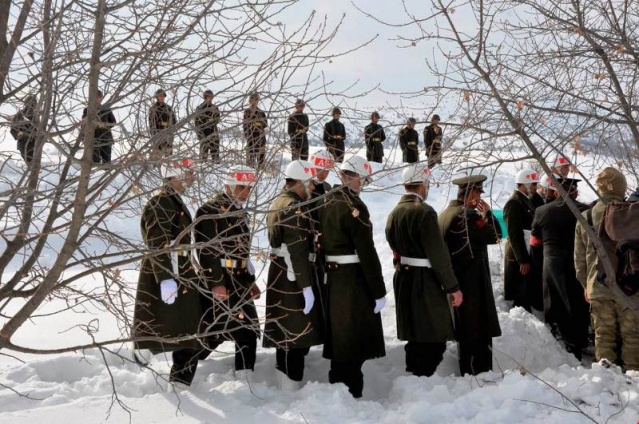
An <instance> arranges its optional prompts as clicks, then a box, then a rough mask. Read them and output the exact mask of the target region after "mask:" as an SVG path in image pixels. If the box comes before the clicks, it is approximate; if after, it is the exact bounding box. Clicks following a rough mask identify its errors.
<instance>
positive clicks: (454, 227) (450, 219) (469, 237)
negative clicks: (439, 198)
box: [439, 200, 501, 341]
mask: <svg viewBox="0 0 639 424" xmlns="http://www.w3.org/2000/svg"><path fill="white" fill-rule="evenodd" d="M439 228H440V231H441V233H442V235H443V236H444V241H446V244H447V246H448V251H449V252H450V256H451V261H452V263H453V270H454V271H455V277H457V281H458V282H459V287H460V289H461V291H462V293H463V295H464V301H463V302H462V304H461V306H459V307H458V308H456V309H455V334H456V335H457V340H460V341H473V340H485V339H488V338H491V337H498V336H500V335H501V327H500V326H499V319H498V318H497V308H496V307H495V297H494V295H493V287H492V283H491V280H490V267H489V264H488V247H487V246H488V245H489V244H496V243H497V242H498V241H499V240H500V239H501V227H500V226H499V223H498V222H497V220H496V219H495V218H494V216H493V215H492V213H491V212H488V213H487V214H486V218H485V219H484V218H482V217H481V215H479V214H478V213H477V211H475V210H474V209H467V208H464V207H463V202H461V201H459V200H452V201H451V202H450V203H449V205H448V206H447V207H446V209H444V210H443V211H442V212H441V214H440V216H439Z"/></svg>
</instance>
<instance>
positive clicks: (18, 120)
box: [10, 107, 38, 164]
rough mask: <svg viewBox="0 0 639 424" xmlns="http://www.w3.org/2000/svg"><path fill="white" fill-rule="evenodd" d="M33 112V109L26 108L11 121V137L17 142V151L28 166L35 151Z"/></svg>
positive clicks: (35, 128)
mask: <svg viewBox="0 0 639 424" xmlns="http://www.w3.org/2000/svg"><path fill="white" fill-rule="evenodd" d="M34 119H35V111H34V110H33V107H27V108H25V109H23V110H21V111H19V112H18V113H17V114H16V115H15V116H14V117H13V118H12V119H11V129H10V132H11V135H12V136H13V138H14V139H15V140H16V141H17V144H18V145H17V147H18V151H19V152H20V156H22V159H23V160H24V161H25V163H27V164H30V163H31V161H32V160H33V152H34V151H35V143H36V135H37V133H38V128H37V126H36V124H35V122H34Z"/></svg>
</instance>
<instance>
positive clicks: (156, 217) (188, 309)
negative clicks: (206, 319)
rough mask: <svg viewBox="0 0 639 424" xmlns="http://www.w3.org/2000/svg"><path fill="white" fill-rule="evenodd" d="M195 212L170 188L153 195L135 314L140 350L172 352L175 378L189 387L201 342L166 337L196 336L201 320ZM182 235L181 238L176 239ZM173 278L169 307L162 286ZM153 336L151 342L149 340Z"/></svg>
mask: <svg viewBox="0 0 639 424" xmlns="http://www.w3.org/2000/svg"><path fill="white" fill-rule="evenodd" d="M191 224H192V219H191V214H190V213H189V210H188V209H187V208H186V206H185V205H184V202H183V201H182V198H181V197H180V196H179V194H177V193H176V192H175V191H173V190H172V189H171V188H170V187H168V186H167V187H165V188H163V189H162V191H161V192H160V194H158V195H156V196H154V197H152V198H151V199H150V200H149V202H148V203H147V205H146V206H145V207H144V210H143V212H142V220H141V230H142V239H143V240H144V243H145V245H146V247H147V249H148V250H149V253H148V255H145V257H144V259H142V265H141V268H140V276H139V279H138V287H137V292H136V297H135V308H134V313H133V330H132V334H133V337H135V338H137V339H140V338H147V339H146V340H137V341H135V343H134V344H135V348H136V349H150V350H151V351H152V352H154V353H159V352H166V351H173V367H172V368H171V377H172V379H174V378H176V379H177V380H178V381H183V382H186V383H187V384H189V383H190V382H191V380H192V379H193V375H194V374H195V368H196V366H197V352H198V351H199V349H200V348H201V345H200V342H199V341H198V340H197V339H189V340H183V341H180V342H176V343H170V342H168V341H165V340H162V339H166V338H174V337H183V336H188V335H195V334H197V333H198V324H199V322H200V318H201V316H202V309H201V304H200V291H201V290H202V287H201V286H200V281H199V278H198V276H197V274H196V272H195V268H194V267H193V263H192V262H191V252H190V250H189V249H190V247H191V235H190V231H188V228H189V226H190V225H191ZM181 233H183V234H184V235H182V238H179V239H178V236H179V235H180V234H181ZM170 279H175V280H176V281H177V283H178V294H177V298H176V300H175V303H173V304H171V305H168V304H166V303H164V302H163V301H162V299H161V296H160V283H161V282H162V281H165V280H170ZM150 338H153V339H150Z"/></svg>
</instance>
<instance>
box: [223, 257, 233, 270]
mask: <svg viewBox="0 0 639 424" xmlns="http://www.w3.org/2000/svg"><path fill="white" fill-rule="evenodd" d="M224 266H225V267H226V268H233V259H228V258H227V259H226V260H225V264H224Z"/></svg>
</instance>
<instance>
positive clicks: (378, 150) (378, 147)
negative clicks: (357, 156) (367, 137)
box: [366, 141, 384, 163]
mask: <svg viewBox="0 0 639 424" xmlns="http://www.w3.org/2000/svg"><path fill="white" fill-rule="evenodd" d="M383 159H384V146H382V143H381V142H379V141H369V142H368V146H366V160H367V161H369V162H377V163H382V160H383Z"/></svg>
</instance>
